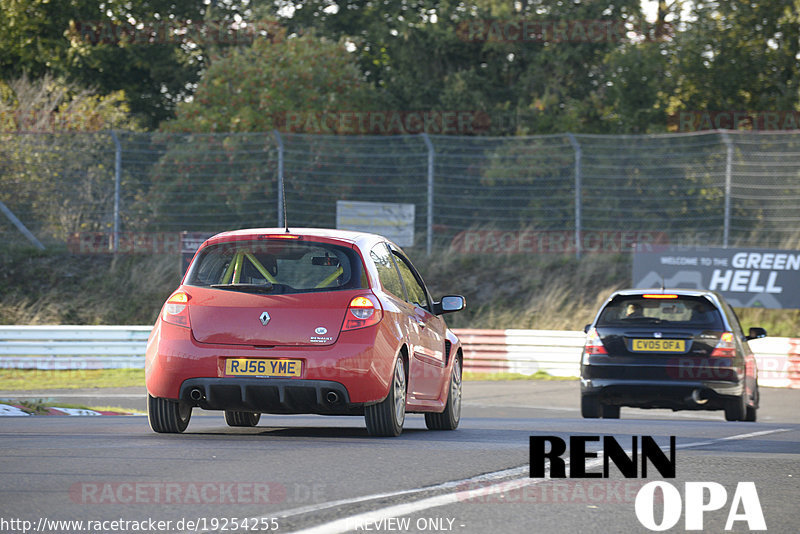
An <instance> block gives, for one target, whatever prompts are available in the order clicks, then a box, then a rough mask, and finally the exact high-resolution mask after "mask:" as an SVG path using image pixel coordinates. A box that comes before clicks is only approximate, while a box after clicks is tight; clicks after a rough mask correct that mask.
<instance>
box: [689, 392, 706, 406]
mask: <svg viewBox="0 0 800 534" xmlns="http://www.w3.org/2000/svg"><path fill="white" fill-rule="evenodd" d="M690 399H691V400H692V402H693V403H695V404H697V405H698V406H702V405H703V404H705V403H707V402H708V399H706V398H704V397H703V394H702V392H701V391H700V390H699V389H695V390H694V391H692V396H691V397H690Z"/></svg>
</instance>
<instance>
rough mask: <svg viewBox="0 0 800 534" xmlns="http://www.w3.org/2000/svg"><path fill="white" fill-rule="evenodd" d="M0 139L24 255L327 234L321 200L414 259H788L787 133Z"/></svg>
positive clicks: (798, 159)
mask: <svg viewBox="0 0 800 534" xmlns="http://www.w3.org/2000/svg"><path fill="white" fill-rule="evenodd" d="M0 138H1V139H2V143H0V184H1V185H0V201H2V203H3V204H0V208H3V207H5V208H6V209H4V210H2V212H3V214H4V216H3V215H0V238H2V239H3V240H4V241H5V242H16V241H25V239H26V238H25V236H24V234H23V233H22V231H21V228H22V227H23V226H24V227H25V228H27V229H28V230H29V231H30V232H31V233H32V234H33V235H34V236H35V237H36V238H37V239H38V240H39V241H41V242H42V243H44V244H45V245H48V244H55V243H59V242H60V243H63V242H65V241H67V240H68V239H69V238H70V236H73V235H75V234H76V233H81V232H83V233H87V232H90V233H92V232H93V233H102V234H103V235H107V236H109V237H108V245H109V247H111V248H112V249H113V247H114V243H115V241H114V236H115V235H116V236H117V238H118V237H119V235H120V234H125V233H136V232H140V233H155V232H164V233H169V232H180V231H196V232H204V233H214V232H218V231H223V230H229V229H235V228H243V227H270V226H278V225H281V224H282V223H283V213H282V208H281V193H282V191H285V195H286V206H287V221H288V223H289V224H290V225H292V226H296V227H300V226H321V227H335V225H336V202H337V201H338V200H358V201H373V202H391V203H408V204H414V205H415V208H416V209H415V244H416V245H418V246H426V245H427V246H428V247H433V248H439V247H442V246H451V245H453V243H456V244H457V245H459V246H461V247H463V248H465V249H470V250H479V249H482V250H486V251H498V250H500V251H502V250H506V251H509V252H513V251H514V250H517V249H519V250H523V249H525V250H530V251H536V250H540V251H541V250H545V249H547V248H548V247H547V246H545V245H544V244H543V241H542V239H543V237H542V236H545V237H546V240H549V242H550V249H551V250H552V249H554V247H555V245H554V243H561V244H562V245H563V250H564V251H565V252H567V251H570V252H572V251H574V252H580V251H589V250H593V249H595V248H597V247H598V246H600V248H603V245H602V242H605V241H609V242H612V241H613V242H614V243H616V244H617V245H619V243H620V242H623V241H625V240H626V239H627V240H628V241H631V240H633V241H635V240H639V239H642V236H643V235H645V234H647V235H648V237H647V239H653V240H655V241H656V242H662V243H679V244H700V245H716V246H719V245H722V246H726V245H731V246H733V245H739V246H773V247H781V246H783V247H786V246H797V245H798V244H800V212H799V211H798V206H799V205H800V133H796V132H795V133H756V132H741V131H736V132H734V131H731V132H709V133H699V134H674V135H673V134H667V135H647V136H619V135H616V136H612V135H577V134H576V135H571V134H564V135H548V136H530V137H477V136H476V137H457V136H436V135H430V136H427V135H416V136H415V135H408V136H322V135H302V134H281V133H278V132H267V133H254V134H165V133H133V132H98V133H78V134H76V133H68V134H66V133H65V134H21V133H15V134H2V135H0ZM14 216H16V218H18V219H19V220H18V221H17V223H18V224H15V222H12V220H13V219H14V218H15V217H14ZM469 232H472V234H469ZM465 234H466V237H465ZM621 236H622V237H621ZM626 236H627V237H626ZM537 239H538V240H539V241H538V242H537V244H536V245H535V246H532V245H531V242H532V241H531V240H537ZM492 240H494V241H495V242H493V243H490V241H492ZM497 240H501V241H500V242H499V243H498V242H497ZM520 240H522V241H525V240H527V241H525V243H526V244H527V245H529V246H528V247H527V249H526V247H524V246H521V245H520ZM512 241H513V242H514V243H515V244H513V245H510V244H509V243H511V242H512ZM598 243H601V244H600V245H598ZM470 247H472V248H470ZM481 247H483V248H481ZM515 247H516V248H515ZM555 248H557V247H555ZM606 248H608V249H609V250H613V249H614V246H609V247H606ZM623 248H624V247H623Z"/></svg>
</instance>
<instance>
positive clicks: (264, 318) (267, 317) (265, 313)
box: [259, 312, 269, 326]
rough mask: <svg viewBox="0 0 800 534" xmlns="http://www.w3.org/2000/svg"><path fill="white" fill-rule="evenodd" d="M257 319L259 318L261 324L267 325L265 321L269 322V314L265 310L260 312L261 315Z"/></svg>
mask: <svg viewBox="0 0 800 534" xmlns="http://www.w3.org/2000/svg"><path fill="white" fill-rule="evenodd" d="M259 319H260V320H261V324H263V325H264V326H267V323H268V322H269V314H268V313H267V312H264V313H262V314H261V317H259Z"/></svg>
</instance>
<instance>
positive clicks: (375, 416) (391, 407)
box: [364, 356, 406, 437]
mask: <svg viewBox="0 0 800 534" xmlns="http://www.w3.org/2000/svg"><path fill="white" fill-rule="evenodd" d="M364 419H365V421H366V423H367V432H369V435H370V436H384V437H396V436H399V435H400V434H401V433H402V432H403V423H404V422H405V419H406V373H405V365H404V364H403V358H401V357H399V356H398V358H397V361H396V362H395V364H394V374H393V376H392V384H391V385H390V386H389V394H388V395H387V396H386V398H385V399H383V401H381V402H379V403H378V404H373V405H371V406H367V408H366V409H365V411H364Z"/></svg>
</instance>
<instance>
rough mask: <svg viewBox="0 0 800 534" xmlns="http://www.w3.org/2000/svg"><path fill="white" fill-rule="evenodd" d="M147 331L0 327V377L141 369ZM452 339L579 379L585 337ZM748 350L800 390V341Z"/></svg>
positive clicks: (525, 333)
mask: <svg viewBox="0 0 800 534" xmlns="http://www.w3.org/2000/svg"><path fill="white" fill-rule="evenodd" d="M150 330H151V327H150V326H66V325H58V326H0V369H52V370H61V369H120V368H134V369H137V368H138V369H141V368H144V352H145V347H146V345H147V338H148V336H149V335H150ZM454 332H455V333H456V335H458V336H459V338H460V339H461V343H462V345H463V348H464V370H465V371H472V372H477V373H497V372H506V373H520V374H525V375H532V374H535V373H536V372H537V371H544V372H546V373H548V374H550V375H552V376H563V377H576V376H578V375H579V371H580V358H581V349H582V347H583V341H584V333H583V332H580V331H561V330H476V329H455V330H454ZM750 347H751V348H752V349H753V352H754V353H755V354H756V361H757V362H758V369H759V383H760V384H761V385H764V386H772V387H790V388H800V339H796V338H779V337H767V338H763V339H754V340H752V341H750Z"/></svg>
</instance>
